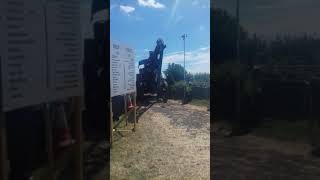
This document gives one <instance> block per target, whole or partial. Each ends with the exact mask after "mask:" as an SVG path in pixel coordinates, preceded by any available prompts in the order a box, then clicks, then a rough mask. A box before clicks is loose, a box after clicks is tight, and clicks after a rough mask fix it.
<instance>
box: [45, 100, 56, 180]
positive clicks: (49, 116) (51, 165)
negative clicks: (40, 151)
mask: <svg viewBox="0 0 320 180" xmlns="http://www.w3.org/2000/svg"><path fill="white" fill-rule="evenodd" d="M43 109H44V117H45V125H46V131H45V132H46V143H47V153H48V165H49V174H50V177H48V178H49V180H54V179H55V178H54V176H53V175H54V153H53V129H52V120H53V118H52V113H51V111H50V105H49V104H44V107H43Z"/></svg>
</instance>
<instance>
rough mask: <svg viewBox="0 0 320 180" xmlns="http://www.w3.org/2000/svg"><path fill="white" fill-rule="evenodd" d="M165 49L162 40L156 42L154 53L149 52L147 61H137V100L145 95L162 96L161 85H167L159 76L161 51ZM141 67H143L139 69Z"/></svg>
mask: <svg viewBox="0 0 320 180" xmlns="http://www.w3.org/2000/svg"><path fill="white" fill-rule="evenodd" d="M165 48H166V45H165V44H164V42H163V40H162V39H158V40H157V45H156V47H155V49H154V51H149V57H148V59H143V60H141V61H139V74H137V82H136V83H137V98H138V99H139V100H142V99H143V98H144V96H145V94H155V93H156V94H157V95H158V97H159V95H160V94H163V92H162V91H163V85H164V84H167V83H166V82H165V80H164V78H163V77H162V76H161V66H162V58H163V50H164V49H165ZM141 66H143V67H141Z"/></svg>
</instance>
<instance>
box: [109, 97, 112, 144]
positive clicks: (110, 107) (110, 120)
mask: <svg viewBox="0 0 320 180" xmlns="http://www.w3.org/2000/svg"><path fill="white" fill-rule="evenodd" d="M109 112H110V113H109V114H110V119H109V125H110V139H109V143H110V148H111V147H112V140H113V139H112V138H113V137H112V135H113V114H112V97H110V101H109Z"/></svg>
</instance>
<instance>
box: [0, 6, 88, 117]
mask: <svg viewBox="0 0 320 180" xmlns="http://www.w3.org/2000/svg"><path fill="white" fill-rule="evenodd" d="M0 37H1V38H0V39H1V41H0V65H1V68H0V69H1V110H2V111H9V110H14V109H17V108H22V107H25V106H30V105H37V104H41V103H44V102H49V101H53V100H57V99H62V98H66V97H71V96H81V95H82V94H83V93H82V92H83V89H82V87H83V77H82V75H83V73H82V59H83V58H82V56H83V55H82V52H83V51H82V43H83V38H82V35H81V27H80V0H72V1H71V0H47V1H43V0H28V1H25V0H14V1H13V0H1V1H0Z"/></svg>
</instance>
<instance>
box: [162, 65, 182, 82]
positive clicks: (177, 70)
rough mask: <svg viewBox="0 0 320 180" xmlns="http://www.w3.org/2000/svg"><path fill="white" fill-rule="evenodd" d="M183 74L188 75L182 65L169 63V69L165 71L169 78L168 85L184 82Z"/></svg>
mask: <svg viewBox="0 0 320 180" xmlns="http://www.w3.org/2000/svg"><path fill="white" fill-rule="evenodd" d="M183 73H186V74H187V71H186V70H185V69H184V68H183V66H181V65H180V64H174V63H172V64H171V63H169V65H168V69H166V70H165V71H164V74H165V76H166V77H167V82H168V85H169V86H170V85H173V84H174V83H175V82H178V81H183V80H184V79H183Z"/></svg>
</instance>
